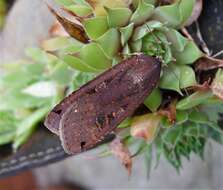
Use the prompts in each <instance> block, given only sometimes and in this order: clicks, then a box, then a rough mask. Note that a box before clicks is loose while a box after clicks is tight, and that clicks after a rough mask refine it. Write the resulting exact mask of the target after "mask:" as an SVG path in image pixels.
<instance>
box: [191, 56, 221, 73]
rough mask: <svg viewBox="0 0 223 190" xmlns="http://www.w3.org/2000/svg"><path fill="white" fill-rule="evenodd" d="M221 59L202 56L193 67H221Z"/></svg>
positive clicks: (205, 68) (210, 68)
mask: <svg viewBox="0 0 223 190" xmlns="http://www.w3.org/2000/svg"><path fill="white" fill-rule="evenodd" d="M222 67H223V60H221V59H215V58H212V57H208V56H204V57H201V58H200V59H198V60H197V61H196V63H195V69H196V70H200V71H208V70H212V69H217V68H222Z"/></svg>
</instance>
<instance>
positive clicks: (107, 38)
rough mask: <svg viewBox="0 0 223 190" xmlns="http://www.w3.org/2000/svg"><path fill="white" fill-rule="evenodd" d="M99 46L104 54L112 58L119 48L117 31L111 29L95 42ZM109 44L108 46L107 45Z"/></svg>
mask: <svg viewBox="0 0 223 190" xmlns="http://www.w3.org/2000/svg"><path fill="white" fill-rule="evenodd" d="M96 41H97V42H98V44H100V45H101V47H102V49H103V51H104V53H105V54H106V55H107V56H108V57H110V58H113V57H114V55H115V54H116V53H117V52H118V51H119V48H120V34H119V32H118V30H117V29H115V28H111V29H109V30H108V31H107V32H106V33H105V34H104V35H102V36H101V37H100V38H98V39H97V40H96ZM108 44H109V45H108Z"/></svg>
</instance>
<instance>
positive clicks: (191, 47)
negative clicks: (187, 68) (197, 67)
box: [174, 41, 203, 64]
mask: <svg viewBox="0 0 223 190" xmlns="http://www.w3.org/2000/svg"><path fill="white" fill-rule="evenodd" d="M202 56H203V53H202V52H201V51H200V50H199V49H198V47H197V45H196V44H195V43H194V42H192V41H189V42H188V43H187V45H186V46H185V48H184V50H183V51H182V52H174V57H175V58H176V60H177V63H179V64H192V63H194V62H195V61H196V60H197V59H199V58H200V57H202Z"/></svg>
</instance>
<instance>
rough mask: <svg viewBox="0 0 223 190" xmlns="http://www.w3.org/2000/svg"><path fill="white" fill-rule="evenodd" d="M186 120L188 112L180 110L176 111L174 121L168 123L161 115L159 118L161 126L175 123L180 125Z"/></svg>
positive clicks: (168, 126) (170, 125)
mask: <svg viewBox="0 0 223 190" xmlns="http://www.w3.org/2000/svg"><path fill="white" fill-rule="evenodd" d="M186 121H188V113H187V112H186V111H181V110H178V111H177V113H176V121H175V123H170V121H169V120H168V118H167V117H163V118H162V120H161V122H162V127H163V128H170V127H173V126H175V125H181V124H183V123H184V122H186Z"/></svg>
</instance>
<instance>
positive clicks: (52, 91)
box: [22, 81, 57, 98]
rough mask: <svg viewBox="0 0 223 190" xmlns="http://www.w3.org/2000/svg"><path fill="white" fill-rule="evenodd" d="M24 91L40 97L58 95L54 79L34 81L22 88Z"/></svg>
mask: <svg viewBox="0 0 223 190" xmlns="http://www.w3.org/2000/svg"><path fill="white" fill-rule="evenodd" d="M22 92H23V93H25V94H28V95H31V96H35V97H40V98H48V97H52V96H55V95H56V92H57V90H56V84H55V83H54V82H52V81H40V82H37V83H34V84H32V85H30V86H27V87H26V88H25V89H23V90H22Z"/></svg>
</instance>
